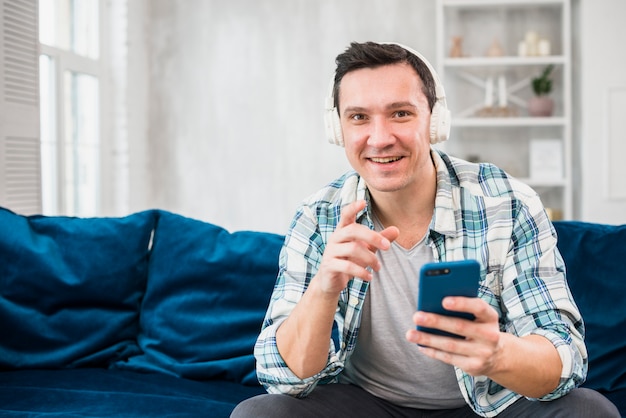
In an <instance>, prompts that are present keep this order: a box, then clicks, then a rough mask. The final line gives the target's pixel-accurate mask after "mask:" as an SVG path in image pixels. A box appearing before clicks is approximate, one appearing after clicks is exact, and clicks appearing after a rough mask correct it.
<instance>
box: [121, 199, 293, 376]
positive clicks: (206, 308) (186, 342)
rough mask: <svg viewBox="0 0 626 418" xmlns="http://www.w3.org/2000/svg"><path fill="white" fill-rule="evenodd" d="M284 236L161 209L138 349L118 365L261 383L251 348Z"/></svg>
mask: <svg viewBox="0 0 626 418" xmlns="http://www.w3.org/2000/svg"><path fill="white" fill-rule="evenodd" d="M282 242H283V237H282V236H279V235H275V234H270V233H263V232H248V231H241V232H235V233H229V232H228V231H226V230H225V229H223V228H221V227H218V226H215V225H212V224H209V223H205V222H202V221H198V220H194V219H190V218H186V217H183V216H180V215H176V214H172V213H169V212H165V211H162V212H160V215H159V219H158V221H157V227H156V230H155V234H154V242H153V249H152V255H151V258H150V268H149V277H148V285H147V288H146V295H145V298H144V300H143V303H142V308H141V318H140V324H141V331H140V335H139V339H138V341H139V345H140V347H141V349H142V351H143V354H141V355H137V356H134V357H132V358H130V359H129V360H128V362H119V363H118V365H117V366H118V367H120V368H126V369H131V370H137V371H161V372H165V373H170V374H174V375H176V376H180V377H186V378H190V379H196V380H206V379H213V378H222V379H226V380H230V381H234V382H242V383H245V384H258V382H257V379H256V374H255V368H254V357H253V354H252V352H253V347H254V343H255V341H256V337H257V336H258V333H259V331H260V329H261V324H262V321H263V317H264V314H265V311H266V309H267V305H268V303H269V298H270V295H271V292H272V288H273V286H274V283H275V281H276V276H277V274H278V253H279V251H280V247H281V246H282Z"/></svg>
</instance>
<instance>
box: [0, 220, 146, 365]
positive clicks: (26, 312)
mask: <svg viewBox="0 0 626 418" xmlns="http://www.w3.org/2000/svg"><path fill="white" fill-rule="evenodd" d="M154 218H155V214H154V212H152V211H150V212H142V213H138V214H134V215H130V216H127V217H124V218H89V219H80V218H71V217H44V216H21V215H18V214H15V213H13V212H11V211H9V210H7V209H2V208H0V231H2V233H0V324H2V331H3V334H2V338H0V369H19V368H59V367H65V366H67V367H80V366H92V365H106V364H109V363H110V362H113V361H115V360H117V359H119V358H120V357H124V356H127V355H129V354H132V353H136V352H137V350H138V348H137V345H136V342H135V339H136V335H137V333H138V318H139V315H138V312H139V309H138V308H139V303H140V300H141V296H142V291H143V289H144V286H145V283H146V280H147V270H148V251H149V242H150V237H151V234H152V230H153V225H154Z"/></svg>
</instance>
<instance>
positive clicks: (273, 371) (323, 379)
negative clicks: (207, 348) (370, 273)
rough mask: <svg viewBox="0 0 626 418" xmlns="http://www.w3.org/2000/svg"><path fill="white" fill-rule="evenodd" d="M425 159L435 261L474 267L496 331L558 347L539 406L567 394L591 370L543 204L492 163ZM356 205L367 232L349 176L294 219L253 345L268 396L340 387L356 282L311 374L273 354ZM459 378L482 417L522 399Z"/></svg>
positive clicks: (363, 195)
mask: <svg viewBox="0 0 626 418" xmlns="http://www.w3.org/2000/svg"><path fill="white" fill-rule="evenodd" d="M431 155H432V158H433V161H434V163H435V166H436V169H437V194H436V198H435V211H434V215H433V219H432V221H431V224H430V227H429V233H428V236H427V245H429V246H430V247H431V248H432V250H433V255H434V257H435V259H436V260H441V261H444V260H448V261H451V260H461V259H475V260H478V261H479V263H480V265H481V282H480V289H479V297H480V298H482V299H483V300H485V301H487V302H488V303H489V304H490V305H491V306H492V307H493V308H494V309H495V310H496V311H497V312H498V314H499V317H500V329H501V330H502V331H506V332H509V333H512V334H514V335H517V336H520V337H521V336H525V335H529V334H538V335H543V336H544V337H545V338H547V339H548V340H550V341H551V342H552V344H554V346H555V347H556V349H557V351H558V353H559V355H560V357H561V361H562V364H563V369H562V373H561V379H560V383H559V385H558V387H557V388H556V389H555V390H554V392H552V393H550V394H548V395H546V396H544V397H543V398H542V400H551V399H555V398H558V397H560V396H563V395H564V394H566V393H567V392H569V391H570V390H571V389H573V388H574V387H576V386H578V385H580V384H581V383H582V382H583V381H584V379H585V376H586V373H587V351H586V348H585V343H584V325H583V320H582V318H581V315H580V312H579V311H578V308H577V307H576V305H575V303H574V301H573V299H572V295H571V293H570V291H569V288H568V286H567V283H566V280H565V265H564V263H563V259H562V258H561V255H560V253H559V251H558V249H557V247H556V232H555V230H554V228H553V226H552V224H551V223H550V221H549V219H548V217H547V216H546V213H545V211H544V208H543V206H542V204H541V201H540V199H539V197H538V196H537V194H536V193H535V192H534V191H533V190H532V189H531V188H529V187H527V186H526V185H524V184H522V183H520V182H518V181H517V180H515V179H513V178H511V177H509V176H508V175H507V174H506V173H505V172H503V171H502V170H500V169H498V168H497V167H495V166H493V165H489V164H472V163H468V162H465V161H462V160H459V159H455V158H452V157H450V156H448V155H446V154H445V153H443V152H440V151H433V152H432V153H431ZM357 199H365V200H366V201H367V202H368V205H367V207H366V209H365V210H363V211H362V212H361V213H360V214H358V215H357V221H358V222H359V223H361V224H363V225H367V226H368V227H369V228H372V229H373V228H374V226H373V223H372V219H371V213H370V211H369V210H370V209H369V208H370V207H371V205H370V204H369V193H368V192H367V188H366V186H365V184H364V181H363V180H362V179H361V178H360V177H359V175H358V174H357V173H355V172H348V173H346V174H345V175H343V176H342V177H340V178H339V179H337V180H336V181H335V182H333V183H331V184H330V185H328V186H327V187H326V188H324V189H322V190H321V191H319V192H318V193H317V194H315V195H313V196H311V197H310V198H309V199H308V200H307V201H305V202H304V203H303V205H302V206H301V207H300V208H299V210H298V211H297V213H296V216H295V217H294V219H293V221H292V224H291V227H290V229H289V232H288V233H287V236H286V238H285V244H284V246H283V248H282V251H281V255H280V266H279V274H278V279H277V282H276V286H275V289H274V292H273V294H272V298H271V301H270V305H269V308H268V311H267V315H266V317H265V321H264V323H263V328H262V331H261V334H260V335H259V338H258V340H257V343H256V346H255V357H256V360H257V375H258V378H259V381H260V382H261V383H262V384H263V385H264V386H265V388H266V389H267V391H268V392H269V393H286V394H290V395H293V396H298V397H303V396H306V395H307V394H308V393H310V392H311V391H312V390H313V389H314V388H315V386H316V385H317V384H319V383H322V384H324V383H333V382H336V380H337V379H336V378H337V375H338V374H339V373H341V371H342V370H343V366H344V364H345V362H346V360H347V359H348V357H349V356H350V355H351V353H352V352H353V350H354V346H355V344H356V336H357V334H358V330H359V325H360V317H361V309H362V306H363V301H364V300H365V295H366V293H367V289H368V283H367V282H364V281H362V280H360V279H358V278H354V279H352V280H351V281H350V282H349V284H348V286H347V287H346V289H344V290H343V292H342V293H341V295H340V298H339V305H338V307H337V312H336V314H335V322H336V325H337V328H338V331H339V332H338V346H336V345H335V343H334V342H333V340H332V339H331V340H330V341H329V351H328V362H327V364H326V367H325V368H324V369H323V370H322V371H321V372H319V373H318V374H316V375H315V376H312V377H309V378H306V379H300V378H298V377H297V376H295V375H294V374H293V373H292V372H291V370H290V369H289V368H288V367H287V365H286V364H285V361H284V360H283V358H282V357H281V355H280V353H279V352H278V349H277V346H276V330H277V328H278V327H279V326H280V324H281V323H282V321H283V320H284V319H285V318H287V316H289V314H290V313H291V311H292V310H293V308H294V307H295V306H296V304H297V303H298V301H299V300H300V298H301V297H302V295H303V294H304V292H305V290H306V289H307V286H308V285H309V283H310V281H311V279H312V278H313V276H315V274H316V273H317V271H318V268H319V266H320V263H321V261H322V254H324V248H325V246H326V243H327V242H328V238H329V236H330V235H331V234H332V233H333V231H334V230H335V227H336V226H337V224H338V222H339V217H340V214H341V207H342V206H344V205H346V204H348V203H351V202H353V201H355V200H357ZM455 371H456V376H457V380H458V383H459V387H460V389H461V393H462V394H463V397H464V398H465V400H466V402H467V403H468V404H469V405H470V406H471V407H472V409H473V410H474V411H475V412H476V413H477V414H479V415H482V416H495V415H497V414H498V413H500V412H502V411H503V410H504V409H505V408H506V407H507V406H509V405H511V404H512V403H513V402H515V401H516V400H517V399H519V397H520V395H518V394H516V393H513V392H511V391H510V390H508V389H506V388H504V387H502V386H500V385H498V384H497V383H495V382H494V381H492V380H491V379H489V378H487V377H485V376H470V375H468V374H467V373H465V372H463V371H462V370H460V369H458V368H456V369H455Z"/></svg>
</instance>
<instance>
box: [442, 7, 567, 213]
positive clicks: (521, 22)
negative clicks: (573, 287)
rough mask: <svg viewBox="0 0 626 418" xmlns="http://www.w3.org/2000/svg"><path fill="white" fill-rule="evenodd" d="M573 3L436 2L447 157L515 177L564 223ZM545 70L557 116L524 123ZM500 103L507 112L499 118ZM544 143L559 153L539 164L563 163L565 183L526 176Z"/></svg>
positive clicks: (557, 177)
mask: <svg viewBox="0 0 626 418" xmlns="http://www.w3.org/2000/svg"><path fill="white" fill-rule="evenodd" d="M570 2H571V0H437V34H438V36H437V61H438V64H439V68H438V70H439V77H440V79H441V80H442V82H443V84H444V86H445V87H446V100H447V102H448V103H449V104H451V105H452V121H451V128H452V129H453V131H454V138H455V141H452V142H451V143H450V144H449V147H448V149H447V151H449V152H450V154H451V155H455V156H458V157H459V158H465V159H467V160H470V161H474V160H476V161H486V162H491V163H494V164H495V165H497V166H498V167H501V168H503V169H505V170H506V171H507V172H509V173H511V174H513V175H518V176H519V177H517V178H518V179H519V180H520V181H522V182H524V183H526V184H528V185H529V186H530V187H532V188H534V189H535V190H537V193H539V195H540V196H541V199H542V202H543V204H544V205H545V206H546V207H547V208H552V209H553V210H555V211H558V212H559V213H561V214H562V215H563V217H564V218H566V219H567V218H571V216H572V178H571V176H570V174H571V172H572V168H571V160H570V159H571V153H572V149H571V147H572V140H571V135H572V115H571V111H572V102H571V100H572V89H571V86H572V80H571V66H572V56H571V26H570V22H571V14H570ZM540 43H541V45H540ZM540 46H541V47H540ZM549 65H553V66H554V67H555V68H554V69H555V71H554V72H553V74H552V81H553V83H552V92H551V95H552V98H553V100H554V103H555V110H554V112H555V113H554V116H552V117H532V116H528V100H529V98H530V97H532V95H533V91H532V80H533V78H536V77H537V76H538V75H539V74H541V72H542V71H543V70H545V68H547V67H548V66H549ZM500 103H504V104H506V105H507V109H504V110H502V111H499V110H500V109H498V108H497V106H498V104H500ZM486 106H493V107H495V109H486ZM541 139H546V140H553V141H555V142H556V143H557V145H560V147H559V148H560V150H559V151H558V152H557V151H554V150H553V151H552V152H553V154H554V155H548V154H542V155H541V156H542V157H545V158H548V159H552V158H553V157H554V158H560V159H562V171H561V172H562V173H563V174H564V175H555V176H554V177H548V178H532V177H531V176H530V173H531V172H533V170H532V164H531V161H530V159H531V158H538V156H537V155H534V156H533V155H531V154H532V149H531V145H532V144H533V142H532V141H533V140H541ZM536 152H537V151H536V150H535V154H536ZM533 161H534V160H533ZM548 161H550V160H548ZM535 163H537V164H539V163H540V162H538V161H535ZM534 173H535V174H536V175H538V174H537V172H536V171H535V172H534Z"/></svg>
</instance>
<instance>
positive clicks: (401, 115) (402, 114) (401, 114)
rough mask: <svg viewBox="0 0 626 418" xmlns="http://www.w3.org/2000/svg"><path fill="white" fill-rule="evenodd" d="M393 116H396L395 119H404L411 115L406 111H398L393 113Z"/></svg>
mask: <svg viewBox="0 0 626 418" xmlns="http://www.w3.org/2000/svg"><path fill="white" fill-rule="evenodd" d="M395 116H396V117H397V118H406V117H409V116H411V113H410V112H408V111H406V110H398V111H397V112H396V113H395Z"/></svg>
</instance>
